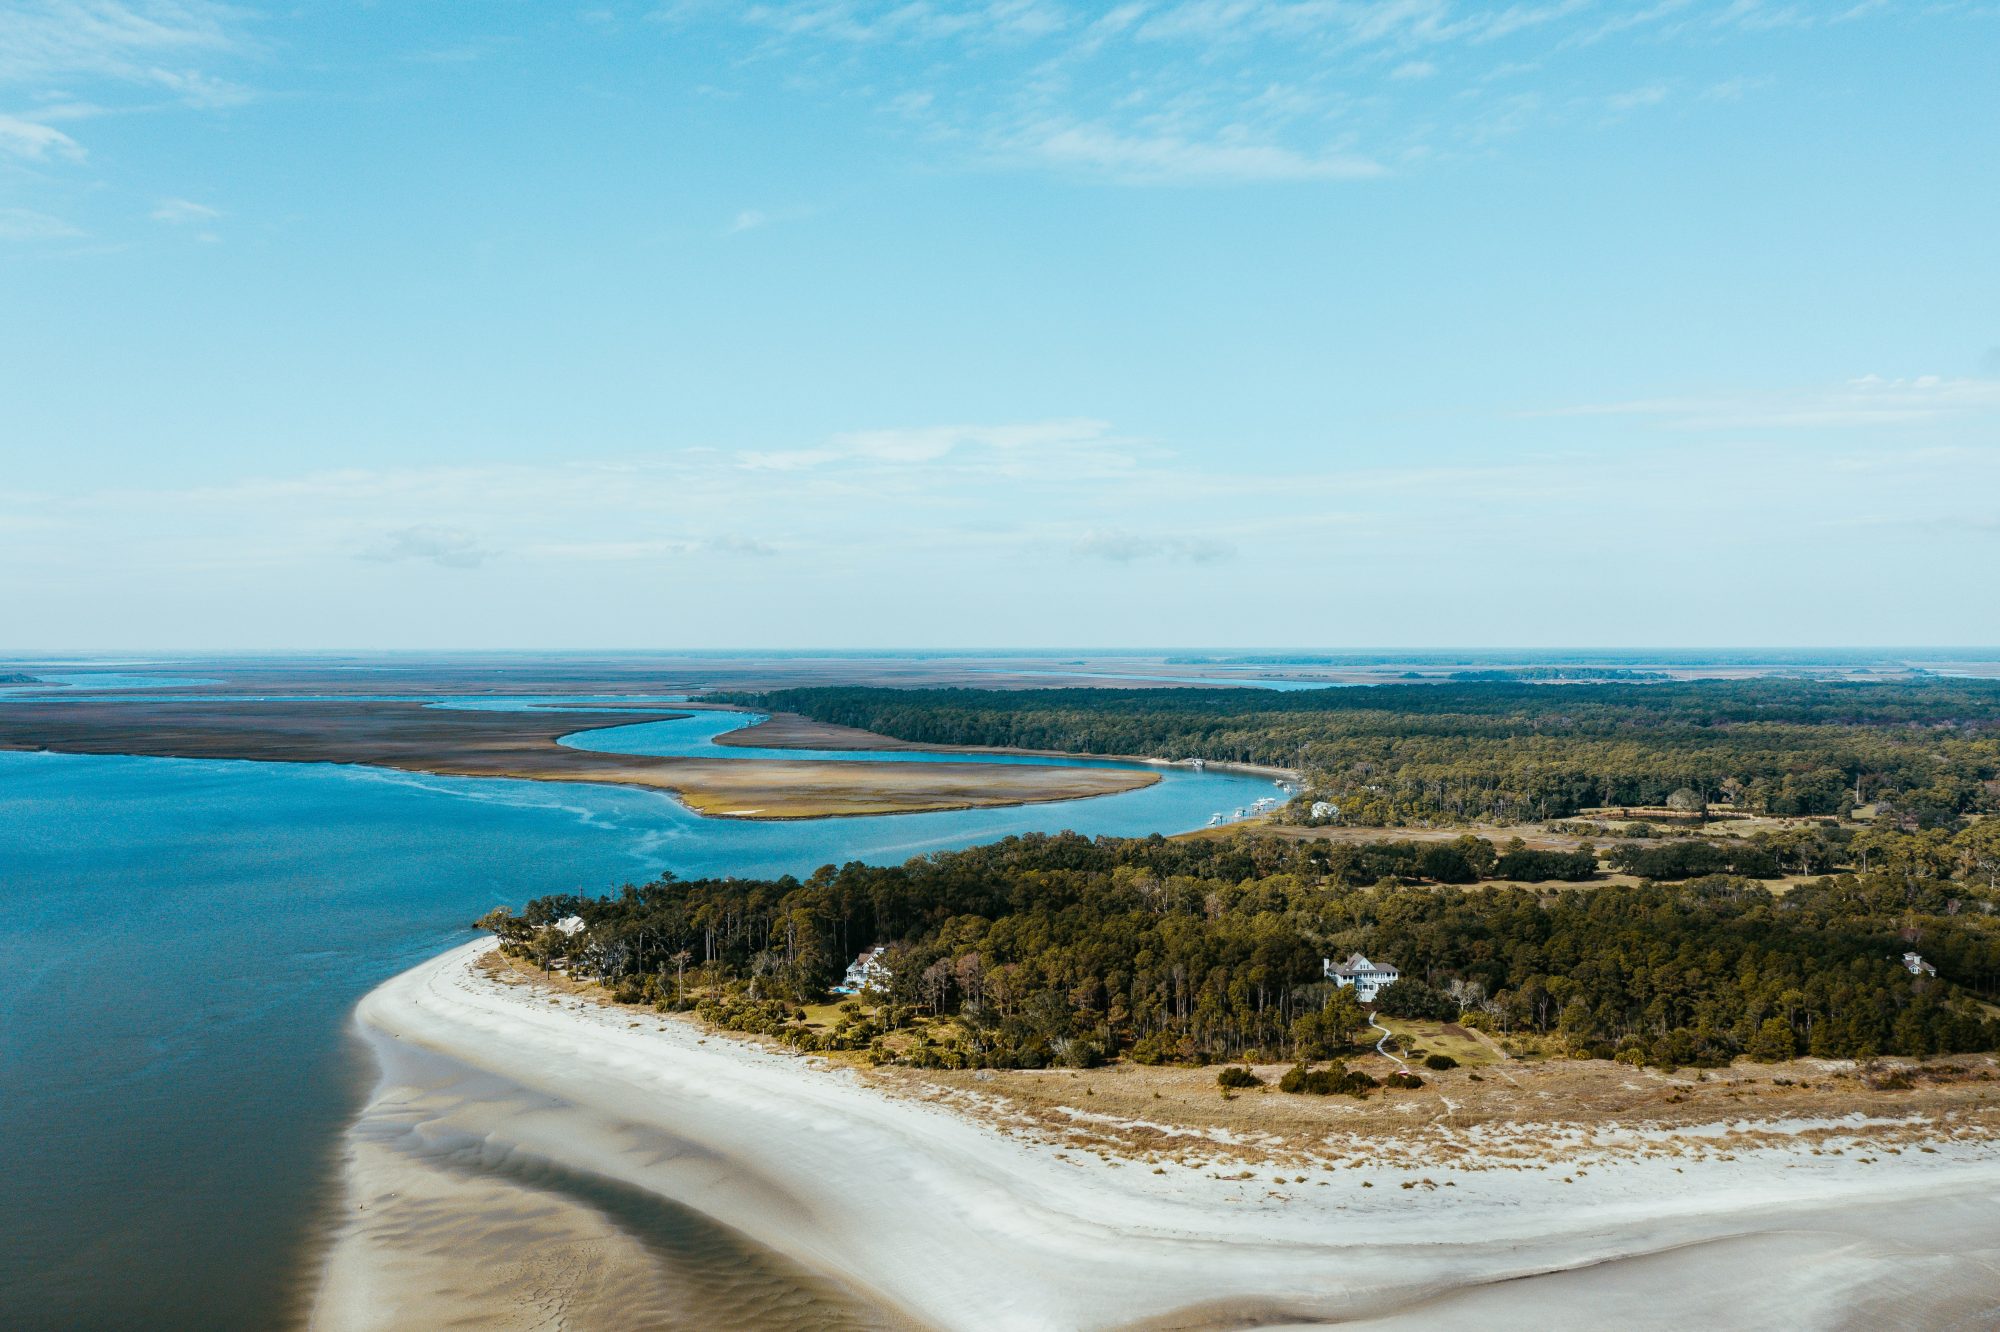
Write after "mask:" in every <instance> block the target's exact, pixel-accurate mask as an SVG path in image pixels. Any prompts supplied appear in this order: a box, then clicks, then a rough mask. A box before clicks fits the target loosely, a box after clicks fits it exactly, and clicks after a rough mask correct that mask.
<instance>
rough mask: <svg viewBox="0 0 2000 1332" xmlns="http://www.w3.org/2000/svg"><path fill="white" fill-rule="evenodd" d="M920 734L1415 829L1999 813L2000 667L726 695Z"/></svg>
mask: <svg viewBox="0 0 2000 1332" xmlns="http://www.w3.org/2000/svg"><path fill="white" fill-rule="evenodd" d="M734 698H735V701H738V702H742V703H745V704H747V705H751V706H756V707H763V708H770V709H774V710H780V711H786V712H795V713H799V714H801V715H803V716H806V717H811V718H813V719H815V720H818V721H823V722H833V723H838V724H840V725H845V726H854V727H860V728H862V729H865V730H870V731H875V732H878V733H880V734H883V735H889V736H894V737H896V738H897V739H900V740H907V741H914V742H917V743H921V744H933V745H990V746H1003V747H1019V748H1024V749H1050V750H1061V751H1064V752H1070V753H1087V754H1142V755H1148V756H1153V757H1158V758H1165V759H1192V758H1201V759H1208V760H1222V761H1234V762H1243V763H1256V764H1269V765H1274V766H1279V767H1286V768H1292V769H1295V770H1297V771H1299V772H1301V773H1303V774H1305V776H1306V778H1307V789H1306V790H1305V791H1304V792H1303V793H1302V794H1301V795H1300V797H1299V799H1298V801H1296V802H1295V803H1294V810H1295V811H1296V812H1298V813H1299V814H1300V815H1301V816H1303V814H1304V811H1307V810H1309V809H1310V808H1311V806H1312V804H1314V803H1316V802H1318V801H1321V800H1325V801H1328V802H1331V803H1333V804H1335V805H1337V806H1338V808H1339V810H1340V811H1341V818H1342V820H1343V821H1344V822H1347V823H1354V824H1364V825H1371V826H1377V825H1379V826H1397V825H1404V826H1412V825H1437V824H1450V823H1473V822H1501V823H1505V822H1514V821H1521V820H1546V819H1559V818H1565V817H1568V816H1571V815H1573V814H1576V813H1578V812H1579V811H1582V810H1585V809H1589V808H1594V807H1602V806H1642V807H1643V806H1664V805H1665V804H1666V802H1667V801H1668V799H1669V798H1670V797H1671V796H1673V795H1674V794H1675V793H1676V792H1682V791H1685V792H1688V793H1690V794H1691V795H1692V796H1693V797H1694V798H1695V799H1697V800H1698V801H1699V802H1700V803H1701V804H1702V805H1704V806H1707V805H1724V806H1727V807H1728V808H1730V809H1732V810H1736V811H1742V812H1749V813H1757V814H1766V815H1776V816H1806V815H1826V816H1836V817H1837V816H1840V815H1843V814H1846V813H1850V812H1852V811H1853V810H1855V809H1858V808H1861V807H1864V806H1867V807H1873V808H1874V809H1877V810H1881V811H1883V812H1885V813H1888V814H1890V815H1892V816H1893V817H1894V819H1895V820H1896V821H1897V822H1898V824H1899V825H1900V826H1906V827H1915V828H1939V827H1949V826H1951V825H1952V824H1953V823H1954V822H1955V821H1957V820H1959V819H1961V818H1963V817H1964V816H1966V815H1969V814H1979V813H1993V812H1996V811H2000V782H1996V778H2000V681H1991V680H1947V679H1935V678H1930V679H1910V680H1898V681H1893V682H1883V683H1866V684H1855V683H1833V682H1819V681H1802V680H1782V679H1759V680H1739V681H1699V682H1693V683H1651V684H1637V683H1602V684H1587V685H1586V684H1530V683H1521V682H1480V681H1475V682H1456V683H1434V684H1407V685H1381V686H1375V687H1370V688H1359V689H1323V690H1300V691H1297V692H1290V693H1271V692H1266V691H1263V690H1256V689H1242V688H1231V689H1026V690H974V689H879V688H805V689H784V690H776V691H772V692H769V693H765V694H757V695H742V696H734Z"/></svg>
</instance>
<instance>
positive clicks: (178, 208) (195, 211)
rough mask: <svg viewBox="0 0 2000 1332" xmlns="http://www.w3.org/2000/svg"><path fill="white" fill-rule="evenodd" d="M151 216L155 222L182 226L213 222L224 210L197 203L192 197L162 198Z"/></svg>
mask: <svg viewBox="0 0 2000 1332" xmlns="http://www.w3.org/2000/svg"><path fill="white" fill-rule="evenodd" d="M151 216H152V219H153V220H154V221H155V222H164V223H166V224H167V225H168V226H174V227H182V226H188V225H191V224H194V223H201V222H212V221H214V220H215V219H216V218H218V217H221V216H222V210H221V209H219V208H211V207H209V206H208V205H207V204H199V203H196V202H194V201H193V200H192V199H162V200H160V202H159V205H158V206H157V207H155V208H154V209H153V211H152V214H151Z"/></svg>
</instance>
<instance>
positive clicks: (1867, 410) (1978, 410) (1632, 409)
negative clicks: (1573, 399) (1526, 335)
mask: <svg viewBox="0 0 2000 1332" xmlns="http://www.w3.org/2000/svg"><path fill="white" fill-rule="evenodd" d="M1989 413H1990V414H2000V379H1985V378H1981V379H1965V378H1960V379H1949V378H1945V377H1943V376H1939V375H1922V376H1918V377H1915V378H1906V379H1889V378H1884V377H1882V376H1880V375H1864V376H1862V377H1861V378H1859V379H1853V380H1849V381H1848V382H1847V383H1846V384H1844V385H1841V386H1839V387H1838V388H1829V389H1818V390H1805V391H1795V392H1792V393H1748V394H1737V395H1728V396H1716V397H1675V398H1649V399H1639V400H1635V401H1630V402H1610V403H1591V404H1585V405H1581V406H1575V407H1559V408H1554V409H1551V410H1546V411H1539V412H1529V413H1525V415H1528V416H1539V417H1590V416H1627V417H1642V418H1648V419H1650V420H1652V421H1655V422H1657V423H1658V424H1660V425H1662V426H1668V427H1671V428H1674V429H1678V430H1809V429H1810V430H1828V429H1832V430H1844V429H1855V428H1860V427H1865V426H1880V425H1912V424H1918V423H1923V422H1931V421H1943V420H1947V419H1954V418H1965V417H1968V416H1973V415H1981V414H1989Z"/></svg>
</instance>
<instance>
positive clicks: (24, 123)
mask: <svg viewBox="0 0 2000 1332" xmlns="http://www.w3.org/2000/svg"><path fill="white" fill-rule="evenodd" d="M0 154H5V155H8V156H12V157H19V158H26V159H28V160H29V161H33V162H45V161H47V160H49V159H50V158H52V157H60V158H67V159H69V160H70V161H72V162H81V161H82V160H83V157H84V152H83V145H82V144H80V143H78V142H77V141H76V140H75V139H72V138H71V137H70V136H69V135H67V134H65V133H63V132H62V131H61V130H59V129H56V128H55V127H54V126H52V125H44V124H41V123H39V122H37V121H32V120H23V119H22V118H20V117H19V116H0Z"/></svg>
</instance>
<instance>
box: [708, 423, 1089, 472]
mask: <svg viewBox="0 0 2000 1332" xmlns="http://www.w3.org/2000/svg"><path fill="white" fill-rule="evenodd" d="M1111 442H1113V441H1112V439H1111V435H1110V427H1109V426H1108V425H1107V424H1106V423H1105V422H1103V421H1091V420H1081V419H1078V420H1060V421H1038V422H1034V423H1031V424H1027V425H1006V426H978V425H948V426H922V427H917V428H912V429H900V430H856V431H848V432H844V433H841V434H837V435H834V436H832V437H831V438H829V439H828V440H827V441H826V442H825V443H824V444H820V445H817V446H814V447H811V448H804V449H781V450H775V451H769V452H764V451H755V452H748V453H744V454H742V455H740V456H739V458H738V460H737V461H738V463H739V465H741V466H743V467H746V468H750V469H753V470H760V471H798V470H801V469H805V468H819V467H826V466H830V465H834V464H860V465H868V466H875V467H881V466H908V465H913V464H927V463H934V462H937V461H939V460H941V459H943V458H946V457H948V456H950V455H952V454H961V455H962V454H963V453H965V452H968V451H976V452H981V453H985V454H988V455H991V454H1003V455H1020V454H1027V453H1056V454H1061V455H1066V456H1074V455H1075V454H1076V453H1077V451H1079V450H1085V451H1089V452H1091V453H1093V454H1096V455H1098V456H1100V457H1102V456H1104V453H1103V446H1104V445H1106V444H1107V443H1111ZM1111 456H1113V457H1117V456H1118V455H1116V454H1113V455H1111Z"/></svg>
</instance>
